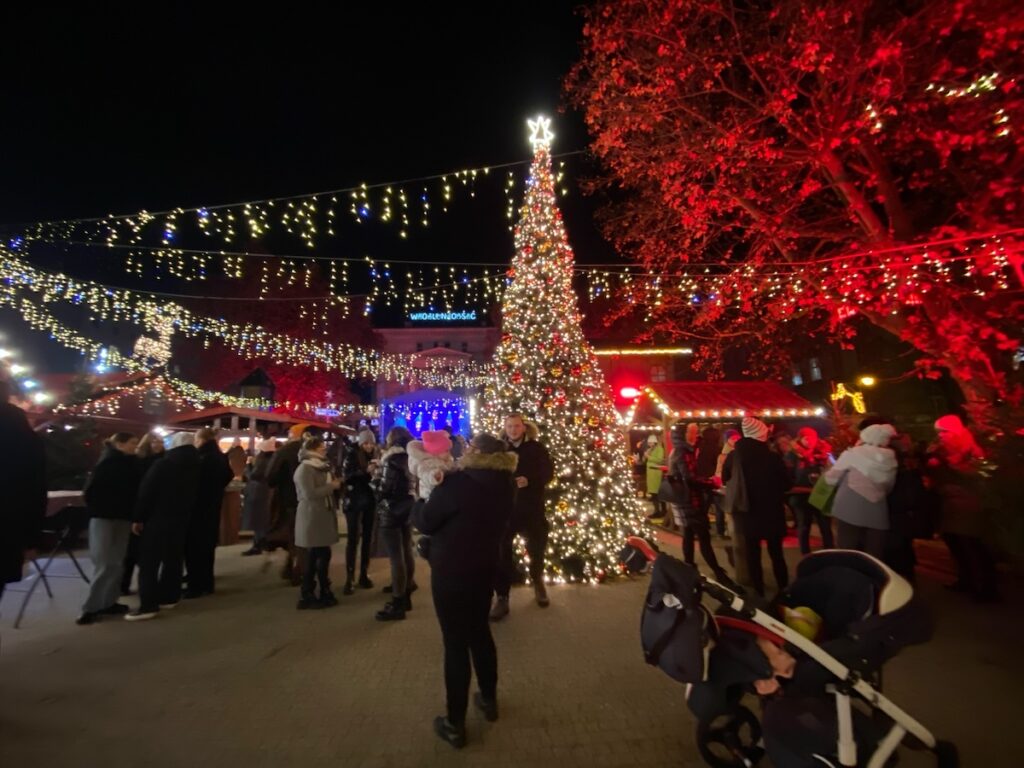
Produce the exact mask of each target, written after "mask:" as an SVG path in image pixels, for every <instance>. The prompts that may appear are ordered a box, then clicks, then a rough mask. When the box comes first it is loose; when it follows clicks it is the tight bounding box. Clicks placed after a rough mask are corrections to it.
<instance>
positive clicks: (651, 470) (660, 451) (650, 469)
mask: <svg viewBox="0 0 1024 768" xmlns="http://www.w3.org/2000/svg"><path fill="white" fill-rule="evenodd" d="M664 464H665V446H664V445H662V444H661V443H658V444H657V445H656V446H654V448H653V449H652V450H651V452H650V454H648V456H647V492H648V493H657V492H658V489H659V488H661V479H662V478H663V477H664V476H665V473H664V472H662V471H661V467H662V466H663V465H664Z"/></svg>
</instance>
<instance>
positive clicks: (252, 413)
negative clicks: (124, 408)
mask: <svg viewBox="0 0 1024 768" xmlns="http://www.w3.org/2000/svg"><path fill="white" fill-rule="evenodd" d="M232 416H237V417H239V418H241V419H250V420H252V421H264V422H268V423H272V424H307V425H309V426H311V427H316V428H317V429H324V430H327V429H349V430H350V429H351V428H350V427H340V426H339V425H337V424H328V423H327V422H326V421H316V420H315V419H307V418H303V417H301V416H293V415H291V414H290V413H275V412H273V411H258V410H256V409H255V408H228V407H226V406H218V407H216V408H206V409H204V410H202V411H193V412H192V413H183V414H181V415H179V416H174V417H171V418H169V419H167V425H168V426H193V427H195V426H202V425H204V424H208V423H209V422H211V421H214V420H218V419H223V418H231V417H232Z"/></svg>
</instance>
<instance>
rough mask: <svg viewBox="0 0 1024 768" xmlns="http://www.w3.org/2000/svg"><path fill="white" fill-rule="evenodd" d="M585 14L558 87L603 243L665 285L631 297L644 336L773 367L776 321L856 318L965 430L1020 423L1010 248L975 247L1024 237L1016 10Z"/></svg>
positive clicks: (641, 2) (773, 6)
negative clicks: (896, 343) (574, 122)
mask: <svg viewBox="0 0 1024 768" xmlns="http://www.w3.org/2000/svg"><path fill="white" fill-rule="evenodd" d="M584 13H585V16H586V26H585V30H584V36H585V43H584V50H583V56H582V60H581V61H580V63H579V64H578V65H577V66H576V68H575V69H574V71H573V73H572V74H571V76H570V78H569V82H568V89H569V93H570V96H571V98H572V100H573V101H574V103H575V104H576V105H577V106H579V107H581V108H582V109H583V110H584V113H585V117H586V121H587V124H588V126H589V128H590V130H591V132H592V135H593V136H594V142H593V149H594V151H595V152H596V153H597V155H598V156H599V157H600V158H601V159H602V160H603V161H604V162H605V164H606V166H607V168H608V169H609V170H610V175H609V178H607V179H604V180H600V181H599V182H597V184H598V185H601V186H605V187H611V188H613V190H614V193H615V195H616V196H617V197H619V198H620V199H621V202H619V203H618V204H616V205H615V206H614V207H612V208H610V209H609V210H608V211H606V215H605V217H604V224H605V230H606V233H607V235H608V236H609V237H610V238H611V239H612V240H613V242H614V243H615V244H616V245H617V246H619V247H620V248H621V249H622V250H623V251H624V252H626V253H629V254H631V255H632V256H633V257H634V258H635V259H636V260H638V261H639V262H641V263H642V264H643V265H645V266H646V267H648V268H649V269H650V270H651V271H652V272H656V273H659V274H662V275H664V277H662V279H661V282H660V283H659V284H657V285H652V284H651V283H650V282H648V283H646V284H643V285H640V284H634V287H633V289H632V290H631V291H630V292H629V298H630V299H631V300H633V301H634V302H638V303H640V304H645V305H646V307H645V310H646V311H647V313H648V315H649V317H650V319H651V320H652V325H653V327H656V328H658V329H659V330H661V331H662V332H665V333H668V334H676V335H679V334H690V335H692V336H693V337H695V338H696V339H697V340H701V339H703V340H704V341H706V342H707V344H706V345H705V352H706V353H707V352H709V351H710V352H713V353H720V352H722V351H723V350H725V349H728V348H729V347H730V346H732V345H737V344H743V345H747V346H754V347H756V346H761V349H762V352H763V354H764V355H765V356H767V357H774V358H775V359H776V360H780V361H781V358H782V356H783V355H784V349H780V346H779V345H778V344H775V343H771V342H773V341H774V340H778V339H782V340H786V339H791V338H793V337H794V335H795V334H794V330H795V328H794V320H795V319H799V322H800V323H801V326H800V328H801V331H800V332H801V333H802V332H804V331H805V330H806V329H811V330H815V329H821V330H825V331H827V332H830V333H832V334H834V335H836V336H838V337H839V338H841V339H846V340H849V338H850V337H851V336H852V334H853V332H854V328H855V322H856V321H857V320H858V319H861V320H866V321H868V322H871V323H874V324H876V325H878V326H880V327H882V328H884V329H886V330H887V331H890V332H892V333H893V334H895V335H896V336H898V337H899V338H901V339H903V340H905V341H906V342H909V343H910V344H912V345H913V346H914V347H915V348H916V349H917V350H918V351H919V352H920V358H921V359H920V361H919V365H920V366H921V368H922V371H934V370H937V369H940V368H942V369H946V370H948V371H949V373H950V375H951V376H952V377H953V378H954V379H955V380H956V381H957V383H958V384H959V385H960V387H961V389H962V390H963V392H964V395H965V397H966V399H967V401H968V408H969V410H970V411H971V412H972V415H973V416H974V417H975V418H976V419H977V420H978V421H979V423H986V422H987V423H992V421H993V420H994V418H995V416H996V414H997V410H996V406H999V405H1004V404H1005V405H1006V406H1007V407H1008V409H1009V410H1010V411H1012V412H1013V415H1011V416H1010V418H1013V419H1018V418H1019V414H1020V407H1019V406H1020V404H1021V399H1022V388H1021V383H1020V378H1019V374H1015V373H1014V370H1015V369H1014V364H1013V358H1014V353H1015V352H1016V351H1017V350H1018V348H1019V342H1018V340H1017V338H1016V337H1017V335H1018V334H1019V328H1020V320H1021V317H1022V305H1021V303H1020V301H1019V299H1017V296H1019V293H1020V288H1021V287H1022V286H1021V266H1020V248H1021V245H1020V242H1019V241H1018V240H1016V239H1015V238H1014V237H1012V236H1003V237H1001V238H1000V239H999V240H998V241H996V240H995V239H993V238H984V237H981V236H982V235H985V234H987V233H992V232H1007V231H1009V230H1012V229H1013V228H1015V227H1020V226H1021V224H1022V223H1024V214H1022V211H1024V208H1022V205H1024V187H1022V184H1021V181H1022V178H1024V151H1022V150H1024V132H1022V131H1024V122H1022V121H1024V98H1022V87H1024V82H1022V80H1021V78H1022V77H1024V57H1022V55H1021V54H1022V51H1021V47H1022V42H1024V36H1022V32H1024V16H1022V15H1021V14H1020V13H1019V11H1018V10H1017V6H1016V4H1015V3H1013V2H1009V1H1006V2H1003V1H1001V0H993V1H992V2H983V1H982V0H978V1H977V2H974V1H972V0H959V1H957V2H954V1H953V0H940V1H939V2H925V1H924V0H918V1H916V2H913V1H911V2H892V0H822V2H816V3H807V2H804V0H777V1H776V2H770V1H769V0H744V1H741V0H660V1H659V0H615V1H614V2H604V3H601V4H599V5H597V6H594V7H591V8H589V9H588V10H586V11H585V12H584ZM939 241H945V242H944V243H943V244H942V245H935V246H933V247H924V246H923V245H918V246H917V247H913V244H924V243H938V242H939ZM908 246H909V247H908ZM695 262H696V263H699V265H695ZM684 275H685V276H684ZM705 362H706V363H709V362H711V361H710V360H705ZM1015 377H1016V378H1015Z"/></svg>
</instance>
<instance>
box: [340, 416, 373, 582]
mask: <svg viewBox="0 0 1024 768" xmlns="http://www.w3.org/2000/svg"><path fill="white" fill-rule="evenodd" d="M339 442H340V441H339ZM376 457H377V440H376V438H374V436H373V432H371V431H370V430H368V429H367V430H363V431H362V432H360V433H359V436H358V437H357V438H356V447H355V448H353V449H351V450H349V451H348V452H347V453H346V454H345V462H344V465H343V467H342V478H343V479H344V481H345V501H344V509H345V523H346V526H347V529H348V532H347V538H346V539H345V574H346V578H345V587H344V589H343V590H342V593H343V594H346V595H351V594H352V593H353V591H354V590H353V588H352V585H353V583H354V582H355V576H356V549H357V548H358V547H359V542H360V541H362V551H361V552H360V558H359V587H360V588H361V589H372V588H373V582H372V581H370V576H369V574H368V573H367V571H368V570H369V568H370V554H371V551H370V542H371V539H372V538H373V514H374V509H375V507H376V503H375V501H374V497H373V488H371V487H370V478H371V476H372V475H373V471H374V469H376V466H377V465H376Z"/></svg>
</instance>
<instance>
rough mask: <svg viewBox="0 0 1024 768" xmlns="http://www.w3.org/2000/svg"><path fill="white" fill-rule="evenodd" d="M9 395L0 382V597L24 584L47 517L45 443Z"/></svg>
mask: <svg viewBox="0 0 1024 768" xmlns="http://www.w3.org/2000/svg"><path fill="white" fill-rule="evenodd" d="M9 396H10V392H9V387H8V384H7V382H6V381H0V488H3V489H4V499H3V502H2V503H0V515H2V517H0V525H2V527H0V595H3V592H4V586H5V585H6V584H10V583H12V582H15V581H21V577H22V566H23V565H24V557H25V552H27V551H29V550H32V549H34V548H35V547H36V545H37V544H38V543H39V532H40V531H41V530H42V526H43V518H44V517H45V516H46V451H45V449H44V447H43V441H42V438H40V437H39V435H37V434H36V433H35V431H34V430H33V429H32V427H31V426H30V425H29V423H28V418H27V417H26V416H25V412H24V411H23V410H21V409H20V408H18V407H17V406H16V405H12V404H11V403H8V402H7V400H8V397H9Z"/></svg>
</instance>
